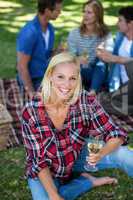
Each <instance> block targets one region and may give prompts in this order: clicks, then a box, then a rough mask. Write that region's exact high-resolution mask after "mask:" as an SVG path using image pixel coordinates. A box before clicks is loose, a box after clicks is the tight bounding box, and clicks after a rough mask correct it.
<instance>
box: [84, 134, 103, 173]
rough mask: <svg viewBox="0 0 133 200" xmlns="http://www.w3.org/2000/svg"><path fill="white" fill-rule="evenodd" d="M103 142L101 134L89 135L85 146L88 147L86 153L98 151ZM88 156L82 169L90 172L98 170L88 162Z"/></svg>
mask: <svg viewBox="0 0 133 200" xmlns="http://www.w3.org/2000/svg"><path fill="white" fill-rule="evenodd" d="M103 145H104V142H103V140H102V136H96V137H92V136H91V137H90V138H89V141H88V144H87V148H88V153H98V152H99V150H100V149H101V148H102V147H103ZM88 158H89V157H88V156H87V157H86V164H85V166H84V169H85V170H86V171H91V172H96V171H98V168H97V166H95V165H91V164H89V163H88Z"/></svg>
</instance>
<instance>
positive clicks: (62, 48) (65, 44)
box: [59, 37, 68, 51]
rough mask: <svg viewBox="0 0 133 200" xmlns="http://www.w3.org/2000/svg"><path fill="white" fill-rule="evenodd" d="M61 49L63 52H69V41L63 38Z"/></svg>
mask: <svg viewBox="0 0 133 200" xmlns="http://www.w3.org/2000/svg"><path fill="white" fill-rule="evenodd" d="M59 48H60V49H61V50H62V51H67V50H68V45H67V39H66V38H65V37H61V40H60V44H59Z"/></svg>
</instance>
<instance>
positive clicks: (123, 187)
mask: <svg viewBox="0 0 133 200" xmlns="http://www.w3.org/2000/svg"><path fill="white" fill-rule="evenodd" d="M83 2H85V0H64V6H63V11H62V14H61V16H60V17H59V18H58V20H57V21H54V22H53V24H54V25H55V27H56V44H55V45H56V46H57V45H58V42H59V40H60V38H61V37H62V36H67V34H68V32H69V31H70V30H71V29H72V28H73V27H76V26H78V24H79V23H80V20H81V16H80V13H81V10H82V4H83ZM102 2H103V5H104V8H105V22H106V23H107V24H108V25H109V27H110V30H111V31H112V33H113V34H115V32H116V26H115V24H116V22H117V11H118V9H119V8H120V7H121V5H129V4H132V0H130V1H129V0H127V1H125V2H123V1H122V0H117V1H113V0H102ZM35 9H36V3H35V0H28V1H27V0H10V1H9V0H8V1H7V0H3V1H1V0H0V27H1V30H0V77H1V78H13V77H15V76H16V50H15V46H16V36H17V34H18V31H19V30H20V28H21V27H22V26H23V25H24V24H25V22H26V21H28V20H30V19H32V17H33V16H34V14H35ZM24 164H25V153H24V149H23V147H18V148H14V149H7V150H4V151H1V152H0V179H1V184H0V199H2V200H7V199H8V200H30V199H31V195H30V192H29V190H28V187H27V183H26V180H25V179H24V176H23V175H24ZM96 175H97V176H102V175H111V176H114V177H117V178H118V181H119V184H118V185H117V186H103V187H100V188H95V189H93V190H91V191H89V192H88V193H87V194H85V195H84V196H83V197H82V198H79V199H78V200H132V199H133V187H132V186H133V180H132V179H131V178H128V177H127V175H126V174H124V173H123V172H121V171H119V170H107V171H102V172H99V173H98V174H96Z"/></svg>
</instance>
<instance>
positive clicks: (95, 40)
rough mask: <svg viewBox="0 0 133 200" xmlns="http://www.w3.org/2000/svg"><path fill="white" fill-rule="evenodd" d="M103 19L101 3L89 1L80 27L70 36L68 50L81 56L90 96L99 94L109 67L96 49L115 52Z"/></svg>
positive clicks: (82, 69)
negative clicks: (97, 53) (100, 58)
mask: <svg viewBox="0 0 133 200" xmlns="http://www.w3.org/2000/svg"><path fill="white" fill-rule="evenodd" d="M103 17H104V10H103V6H102V4H101V2H100V1H98V0H89V1H87V2H86V3H85V4H84V5H83V20H82V23H81V25H80V27H79V28H76V29H73V30H72V31H71V32H70V33H69V35H68V49H69V51H70V52H71V53H72V54H74V55H77V56H80V61H81V75H82V80H83V84H84V86H85V88H86V89H87V90H89V92H90V95H91V94H93V95H95V94H96V93H97V92H99V90H100V89H101V86H102V85H103V83H105V80H106V74H107V65H106V64H105V63H104V62H103V61H101V60H99V59H98V58H97V56H96V49H97V48H98V47H99V48H105V49H107V50H108V51H110V52H112V50H113V38H112V35H111V33H109V30H108V27H107V26H106V25H105V23H104V19H103ZM85 54H86V56H85ZM85 57H86V58H85Z"/></svg>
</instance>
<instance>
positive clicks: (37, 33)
mask: <svg viewBox="0 0 133 200" xmlns="http://www.w3.org/2000/svg"><path fill="white" fill-rule="evenodd" d="M62 1H63V0H38V5H37V6H38V7H37V15H36V16H35V18H34V19H33V20H32V21H30V22H28V23H27V24H26V25H25V26H24V27H23V28H22V29H21V31H20V33H19V35H18V37H17V69H18V83H19V85H20V89H21V91H22V92H23V89H25V91H26V92H27V94H28V96H29V97H30V98H32V96H33V93H34V92H35V91H37V89H38V87H39V86H40V83H41V81H42V78H43V75H44V73H45V70H46V68H47V65H48V62H49V59H50V57H51V54H52V50H53V46H54V27H53V26H52V24H51V23H49V21H50V20H55V19H56V18H57V17H58V16H59V14H60V12H61V8H62Z"/></svg>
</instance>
